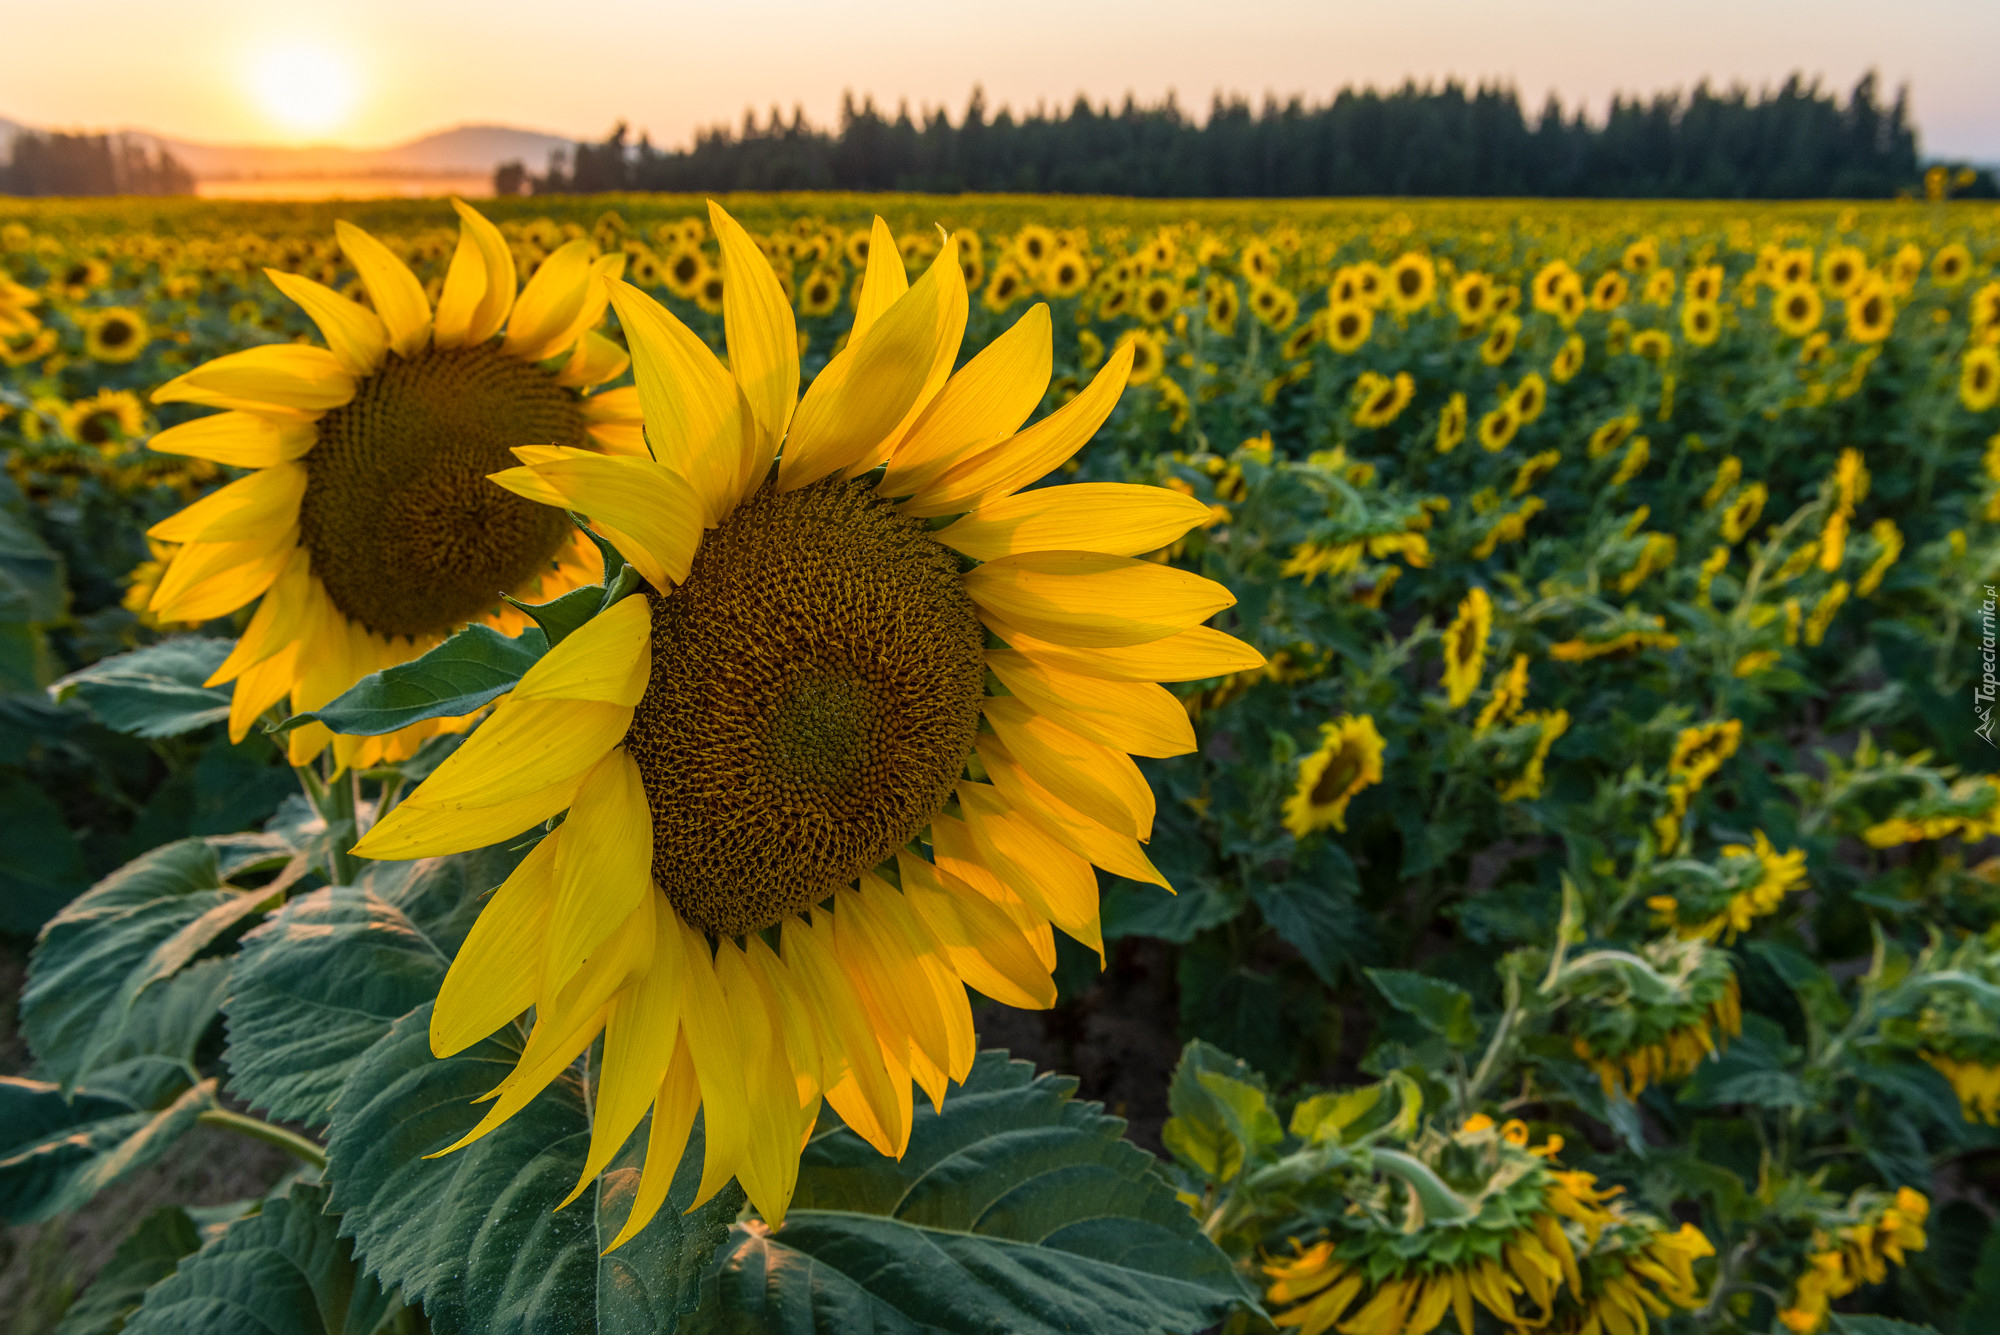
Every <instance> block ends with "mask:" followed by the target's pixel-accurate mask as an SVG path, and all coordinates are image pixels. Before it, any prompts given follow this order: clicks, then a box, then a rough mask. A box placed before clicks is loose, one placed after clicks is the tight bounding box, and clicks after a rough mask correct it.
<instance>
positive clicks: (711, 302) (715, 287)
mask: <svg viewBox="0 0 2000 1335" xmlns="http://www.w3.org/2000/svg"><path fill="white" fill-rule="evenodd" d="M694 304H695V305H697V306H699V307H701V308H702V310H704V311H706V312H708V313H709V314H710V315H720V314H722V271H721V270H720V269H703V270H702V271H701V277H700V278H699V279H698V280H696V282H695V285H694Z"/></svg>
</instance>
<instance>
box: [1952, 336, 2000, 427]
mask: <svg viewBox="0 0 2000 1335" xmlns="http://www.w3.org/2000/svg"><path fill="white" fill-rule="evenodd" d="M1958 401H1959V402H1960V403H1962V404H1964V405H1965V407H1966V411H1968V412H1975V413H1983V412H1985V411H1986V410H1987V409H1988V408H1991V407H1992V406H1993V405H1994V404H1995V403H1996V402H2000V348H1996V347H1993V346H1992V345H1991V344H1988V345H1986V346H1983V347H1977V348H1968V349H1967V350H1966V353H1965V358H1964V362H1963V365H1962V366H1961V367H1960V369H1959V373H1958Z"/></svg>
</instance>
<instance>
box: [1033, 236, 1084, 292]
mask: <svg viewBox="0 0 2000 1335" xmlns="http://www.w3.org/2000/svg"><path fill="white" fill-rule="evenodd" d="M1089 282H1090V265H1089V263H1088V262H1087V261H1086V260H1085V259H1084V258H1083V256H1081V255H1079V254H1077V253H1076V252H1075V251H1074V250H1070V249H1068V248H1067V247H1065V248H1064V249H1062V250H1059V251H1057V252H1056V253H1055V255H1054V257H1053V258H1051V259H1050V260H1049V262H1048V264H1047V265H1046V266H1044V268H1043V271H1042V290H1043V291H1045V292H1047V293H1048V294H1049V295H1050V296H1052V297H1073V296H1075V295H1076V294H1077V293H1079V292H1081V291H1083V289H1084V288H1085V287H1086V286H1087V285H1088V284H1089Z"/></svg>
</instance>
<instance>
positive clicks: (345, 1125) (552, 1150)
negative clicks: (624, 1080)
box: [327, 1002, 743, 1335]
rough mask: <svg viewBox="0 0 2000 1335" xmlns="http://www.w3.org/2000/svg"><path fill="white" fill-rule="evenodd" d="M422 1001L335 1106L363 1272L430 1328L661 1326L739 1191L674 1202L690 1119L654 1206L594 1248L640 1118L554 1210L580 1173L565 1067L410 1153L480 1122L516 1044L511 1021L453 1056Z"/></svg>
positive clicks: (576, 1119) (692, 1162)
mask: <svg viewBox="0 0 2000 1335" xmlns="http://www.w3.org/2000/svg"><path fill="white" fill-rule="evenodd" d="M430 1014H431V1006H430V1003H428V1002H427V1003H425V1004H424V1005H422V1006H420V1007H418V1008H417V1009H416V1010H413V1011H411V1012H410V1013H409V1014H408V1015H405V1016H404V1017H402V1018H401V1019H400V1020H398V1021H397V1022H396V1023H395V1024H394V1025H393V1026H392V1027H391V1028H390V1029H389V1032H388V1033H386V1034H385V1035H383V1037H382V1039H381V1040H380V1041H379V1042H377V1043H376V1044H375V1046H374V1047H373V1048H371V1049H370V1050H369V1051H368V1053H367V1054H366V1055H365V1056H364V1057H363V1058H362V1059H361V1060H360V1061H359V1062H358V1063H357V1064H356V1066H355V1068H354V1070H353V1072H352V1074H350V1075H349V1076H348V1079H347V1083H346V1085H345V1086H344V1087H343V1088H342V1089H341V1092H340V1097H339V1098H338V1099H337V1100H336V1102H335V1104H334V1110H333V1124H332V1131H331V1135H330V1137H329V1140H328V1145H327V1158H328V1164H329V1171H328V1177H329V1180H331V1181H332V1182H333V1184H334V1196H333V1202H332V1204H333V1208H335V1209H337V1210H339V1211H341V1212H342V1215H343V1220H342V1224H341V1228H342V1231H343V1232H344V1233H345V1234H346V1235H347V1236H350V1237H352V1238H353V1239H354V1243H355V1250H356V1252H357V1254H358V1255H359V1256H360V1257H361V1258H362V1259H363V1260H364V1261H365V1262H366V1264H367V1267H368V1270H369V1272H370V1273H371V1274H373V1275H375V1276H377V1277H378V1278H379V1279H380V1281H381V1282H382V1283H383V1284H384V1285H385V1286H393V1287H398V1288H400V1289H401V1290H402V1292H403V1293H404V1294H405V1295H407V1296H408V1297H409V1298H410V1299H411V1300H412V1301H415V1300H421V1301H422V1303H423V1307H424V1314H425V1317H426V1318H427V1319H428V1321H429V1322H430V1326H431V1329H432V1330H433V1331H436V1332H439V1335H452V1333H454V1332H459V1331H464V1332H485V1331H493V1330H508V1331H515V1332H521V1333H522V1335H567V1333H568V1332H600V1331H602V1332H610V1331H618V1332H625V1331H634V1332H637V1331H647V1332H670V1331H673V1330H674V1329H675V1328H676V1323H677V1321H678V1320H679V1319H680V1318H679V1314H680V1313H684V1312H686V1311H688V1310H689V1309H690V1308H692V1306H693V1304H694V1300H695V1297H696V1295H697V1292H698V1290H699V1285H700V1282H701V1274H702V1267H703V1266H704V1265H705V1264H706V1263H707V1261H708V1258H709V1257H710V1255H711V1254H713V1252H714V1251H715V1249H716V1247H717V1246H718V1245H720V1244H721V1243H722V1241H723V1239H724V1238H725V1237H726V1236H727V1229H728V1225H729V1221H730V1220H731V1219H733V1218H735V1216H736V1212H737V1211H738V1210H739V1209H740V1208H741V1207H742V1204H743V1193H742V1192H741V1191H740V1190H739V1189H738V1188H736V1187H735V1186H734V1185H731V1186H729V1187H726V1188H724V1189H723V1190H722V1191H721V1192H719V1193H717V1195H716V1196H715V1197H714V1198H713V1199H711V1200H710V1201H708V1202H707V1203H706V1204H704V1205H702V1206H701V1207H700V1208H699V1209H696V1210H693V1211H691V1212H689V1211H688V1206H689V1204H690V1203H691V1202H692V1201H693V1200H694V1196H695V1190H696V1188H697V1187H698V1186H699V1184H700V1179H701V1164H702V1154H703V1150H702V1145H703V1139H702V1131H701V1123H700V1121H699V1119H697V1121H696V1123H695V1130H694V1133H693V1135H692V1136H691V1137H690V1139H689V1141H688V1148H687V1152H686V1154H685V1155H684V1156H683V1157H682V1159H681V1162H680V1165H679V1169H678V1171H677V1172H676V1174H675V1177H674V1180H673V1187H672V1190H671V1191H670V1192H669V1193H668V1196H667V1201H666V1204H665V1206H664V1207H663V1208H662V1209H661V1210H660V1212H659V1214H658V1215H656V1216H655V1217H654V1219H653V1221H652V1222H651V1223H650V1224H648V1225H647V1226H646V1227H645V1229H644V1230H642V1231H641V1232H640V1233H639V1235H638V1236H637V1237H636V1238H634V1239H633V1240H632V1241H631V1242H629V1243H627V1244H626V1245H625V1246H624V1247H621V1248H620V1249H619V1250H617V1251H616V1252H613V1253H611V1254H610V1255H608V1256H606V1255H601V1254H600V1253H601V1252H602V1251H603V1249H604V1248H605V1247H606V1246H608V1245H609V1244H610V1242H611V1239H612V1237H613V1236H614V1235H615V1234H616V1233H617V1231H618V1229H619V1227H620V1226H621V1225H622V1224H623V1223H624V1221H625V1215H626V1213H627V1211H628V1209H629V1204H628V1202H629V1199H630V1197H631V1194H632V1192H633V1190H634V1189H635V1187H636V1185H637V1178H638V1172H637V1166H638V1165H637V1159H638V1155H639V1152H640V1148H641V1147H642V1146H643V1145H644V1144H645V1138H646V1134H647V1126H646V1125H645V1124H643V1123H642V1124H641V1125H640V1127H639V1128H638V1130H637V1131H635V1132H634V1133H633V1136H632V1139H631V1140H630V1141H629V1142H628V1143H627V1145H626V1146H625V1149H624V1152H623V1153H622V1154H621V1155H620V1156H619V1157H618V1158H617V1159H615V1160H614V1161H613V1163H612V1165H611V1167H610V1168H609V1169H608V1170H607V1171H606V1172H605V1174H604V1175H603V1176H602V1177H601V1178H600V1179H599V1180H598V1183H597V1185H596V1187H595V1189H594V1191H593V1192H592V1193H590V1194H588V1195H586V1197H585V1199H584V1201H580V1202H579V1203H578V1204H576V1205H574V1206H572V1207H570V1208H569V1209H567V1210H560V1211H558V1210H557V1209H556V1208H555V1207H556V1205H557V1204H558V1203H559V1202H560V1201H561V1200H562V1199H563V1197H564V1196H565V1195H567V1194H568V1192H569V1189H570V1187H571V1186H572V1185H574V1184H575V1182H576V1180H577V1177H578V1175H579V1174H580V1173H581V1172H582V1171H583V1163H584V1152H585V1150H586V1148H587V1147H588V1145H589V1141H590V1120H589V1116H588V1114H587V1112H586V1111H585V1108H584V1101H583V1087H582V1084H581V1082H580V1081H578V1080H577V1079H576V1078H575V1077H574V1075H573V1074H566V1075H564V1076H562V1077H560V1078H558V1079H557V1080H556V1081H555V1082H554V1083H553V1084H551V1085H550V1086H549V1087H548V1088H547V1089H545V1090H544V1091H543V1092H542V1094H541V1095H540V1096H539V1097H538V1098H536V1099H535V1100H534V1101H533V1102H532V1103H530V1104H529V1105H528V1106H527V1107H526V1108H525V1109H523V1110H522V1111H521V1112H519V1113H517V1114H516V1115H515V1116H514V1117H513V1118H511V1119H509V1120H508V1121H507V1122H505V1123H503V1124H502V1125H501V1126H500V1127H499V1128H498V1129H496V1130H494V1131H493V1132H492V1133H491V1134H489V1135H487V1136H485V1137H484V1138H482V1139H480V1140H477V1141H475V1142H473V1143H472V1144H471V1145H469V1146H467V1147H466V1148H464V1149H462V1150H459V1151H457V1152H455V1153H452V1154H448V1155H445V1156H443V1157H441V1158H437V1159H427V1158H425V1157H424V1156H425V1155H427V1154H432V1153H435V1152H436V1151H438V1150H441V1149H443V1148H444V1147H445V1146H447V1145H450V1144H451V1143H453V1142H454V1141H456V1140H457V1139H458V1138H459V1137H460V1136H462V1135H463V1134H464V1133H465V1132H466V1131H468V1130H470V1129H471V1128H472V1127H473V1125H474V1124H475V1123H477V1122H478V1121H479V1119H480V1116H481V1115H482V1113H483V1112H484V1110H485V1109H484V1106H483V1105H475V1104H474V1103H473V1100H474V1099H477V1098H480V1097H481V1096H483V1095H485V1094H486V1093H487V1092H488V1091H490V1090H491V1089H492V1088H493V1087H494V1086H495V1085H497V1084H499V1083H500V1081H501V1080H502V1079H503V1078H504V1077H505V1076H507V1075H508V1074H509V1073H510V1072H511V1071H512V1070H513V1067H514V1063H515V1062H516V1061H517V1060H518V1059H519V1058H520V1055H521V1036H520V1034H519V1033H518V1032H517V1031H516V1030H515V1029H514V1028H513V1027H512V1026H510V1027H508V1028H506V1029H503V1030H502V1031H501V1032H500V1033H499V1034H497V1035H495V1036H494V1037H492V1038H489V1039H487V1040H486V1041H484V1042H482V1043H479V1044H477V1045H475V1046H474V1047H472V1048H469V1049H467V1050H466V1051H464V1052H462V1053H459V1054H457V1055H455V1056H451V1057H446V1058H443V1059H439V1058H437V1057H433V1056H432V1055H431V1050H430ZM586 1202H589V1203H588V1204H587V1203H586Z"/></svg>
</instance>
